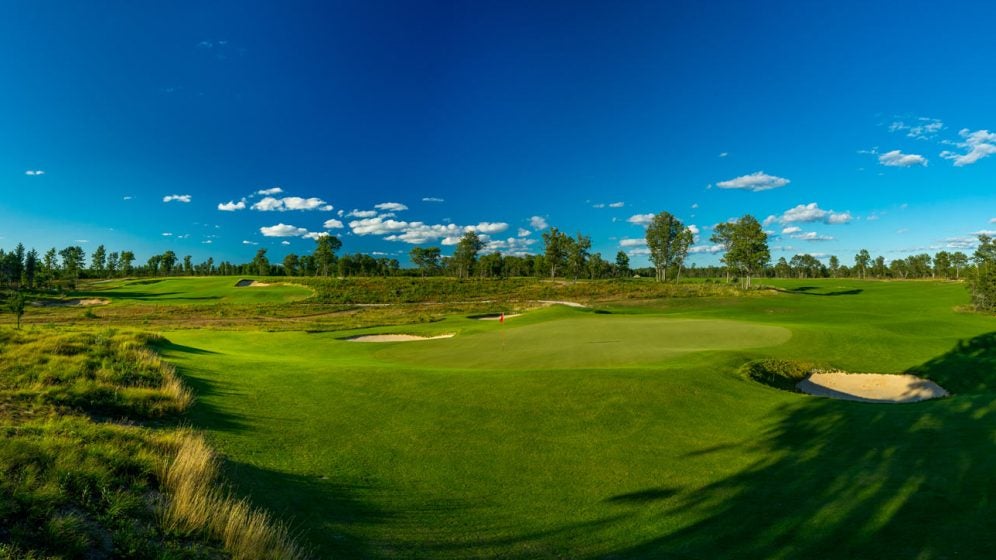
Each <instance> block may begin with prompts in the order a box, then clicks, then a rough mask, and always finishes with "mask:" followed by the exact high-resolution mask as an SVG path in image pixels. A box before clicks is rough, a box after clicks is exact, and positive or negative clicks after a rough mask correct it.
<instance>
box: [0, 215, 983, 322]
mask: <svg viewBox="0 0 996 560" xmlns="http://www.w3.org/2000/svg"><path fill="white" fill-rule="evenodd" d="M694 240H695V236H694V234H693V232H692V231H691V229H690V228H688V227H687V226H685V225H684V224H683V223H682V222H681V221H680V220H678V219H677V218H676V217H675V216H674V215H672V214H670V213H669V212H660V213H658V214H656V215H654V216H653V218H652V219H651V220H650V222H649V224H648V225H647V229H646V235H645V241H646V245H647V250H648V255H649V259H650V262H651V264H652V265H653V266H652V268H645V269H635V270H634V269H631V268H630V259H629V256H628V254H627V253H626V252H625V251H619V252H618V253H616V255H615V259H614V260H613V261H609V260H606V259H605V258H603V257H602V255H601V253H597V252H596V253H592V252H591V238H590V237H589V236H587V235H584V234H582V233H581V232H578V233H576V234H575V235H573V236H572V235H568V234H566V233H565V232H563V231H561V230H559V229H558V228H556V227H551V228H549V229H548V230H547V231H545V232H544V233H543V243H544V248H543V252H542V253H541V254H534V255H502V254H501V253H499V252H497V251H494V252H489V253H484V254H482V251H483V249H484V247H485V243H484V241H483V240H482V239H481V238H480V236H479V235H478V234H477V233H475V232H467V233H465V234H464V235H463V236H462V237H461V238H460V239H459V241H458V242H457V243H456V247H455V249H454V251H453V254H452V255H450V256H443V254H442V249H441V248H440V247H414V248H412V249H411V251H410V252H409V258H410V259H411V262H412V264H413V265H414V268H407V269H406V268H402V267H401V266H400V263H399V262H398V260H397V259H392V258H387V257H375V256H372V255H367V254H362V253H357V254H346V255H342V256H339V255H338V254H337V253H338V251H339V250H340V249H341V248H342V241H340V240H339V239H338V238H337V237H335V236H321V237H319V238H318V239H316V240H315V249H314V250H313V252H312V253H310V254H304V255H298V254H295V253H290V254H287V255H286V256H285V257H284V258H283V260H282V262H281V263H280V264H274V263H271V262H270V260H269V259H268V258H267V256H266V255H267V250H266V249H258V250H257V251H256V255H255V257H254V258H253V260H252V261H251V262H248V263H243V264H233V263H230V262H227V261H223V262H220V263H218V264H215V263H214V259H213V258H208V259H207V260H205V261H203V262H200V263H194V262H193V260H192V258H191V256H190V255H186V256H184V257H182V258H180V257H179V256H178V255H177V254H176V253H175V252H173V251H172V250H167V251H165V252H163V253H161V254H156V255H152V256H151V257H149V259H148V260H147V261H146V262H145V263H144V264H136V259H135V254H134V252H132V251H127V250H122V251H112V252H108V251H107V250H106V248H105V247H104V245H100V246H98V247H97V248H96V249H95V250H94V251H93V252H92V253H91V254H90V258H89V263H88V262H87V255H86V253H85V251H84V250H83V249H82V248H81V247H80V246H78V245H73V246H69V247H66V248H64V249H62V250H56V249H55V248H51V249H49V250H48V251H46V252H45V253H44V254H41V253H39V252H38V251H36V250H35V249H31V250H26V249H25V247H24V245H23V244H20V243H19V244H18V245H17V247H16V248H15V249H14V250H12V251H9V252H5V251H4V250H2V249H0V287H3V288H7V289H13V290H20V289H29V290H30V289H45V288H53V287H67V288H70V289H72V288H75V286H76V283H77V282H78V281H79V280H80V279H82V278H95V279H105V278H122V277H133V276H139V277H140V276H147V277H161V276H174V275H184V276H208V275H225V276H230V275H240V274H241V275H261V276H326V277H327V276H339V277H348V276H399V275H409V276H423V277H424V276H443V275H445V276H454V277H457V278H471V277H478V278H508V277H529V276H533V277H548V278H551V279H554V278H566V279H571V280H573V281H577V280H578V279H581V278H585V279H600V278H625V277H630V276H633V275H640V276H644V275H645V276H653V277H654V278H655V279H656V280H657V281H659V282H668V281H672V282H677V281H679V280H680V278H681V276H682V275H683V274H684V275H686V276H692V277H712V278H715V277H725V279H726V281H727V282H732V281H734V280H736V281H738V282H740V283H741V285H742V287H743V288H745V289H749V288H750V287H751V285H752V280H753V279H754V278H758V277H762V278H877V279H887V278H893V279H904V280H905V279H915V278H949V279H954V280H959V279H963V278H964V279H965V280H967V281H968V284H969V286H970V289H971V291H972V300H973V304H974V305H975V306H976V307H977V308H980V309H990V310H992V309H996V243H994V241H993V239H992V238H991V237H989V236H987V235H980V236H979V247H978V248H977V249H976V251H975V252H974V253H973V254H972V255H971V256H969V255H967V254H965V253H963V252H960V251H957V252H947V251H939V252H937V253H935V254H934V255H930V254H927V253H922V254H918V255H911V256H908V257H906V258H902V259H894V260H891V261H889V262H888V263H886V259H885V257H882V256H877V257H874V258H872V256H871V254H870V253H869V252H868V251H867V250H866V249H862V250H861V251H859V252H858V253H857V254H855V255H854V257H853V265H847V264H844V263H842V262H841V260H840V259H839V258H838V257H837V256H836V255H831V256H830V257H829V258H828V259H827V262H826V264H824V263H823V261H822V260H820V259H819V258H817V257H815V256H813V255H809V254H799V255H795V256H793V257H791V258H790V259H786V258H785V257H781V258H779V259H778V261H777V262H776V263H774V264H772V263H771V253H770V249H769V247H768V235H767V234H766V233H765V232H764V229H763V228H762V226H761V223H760V222H758V220H757V219H756V218H755V217H753V216H751V215H750V214H747V215H745V216H743V217H741V218H739V219H737V220H732V221H730V222H724V223H721V224H718V225H716V226H715V228H714V229H713V232H712V235H711V236H710V241H711V242H712V243H714V244H715V245H716V246H717V247H718V248H719V249H720V251H721V252H722V256H721V258H720V263H721V265H720V266H706V267H697V266H695V265H692V266H691V267H686V266H685V261H686V259H687V257H688V254H689V251H690V249H691V247H692V244H693V242H694Z"/></svg>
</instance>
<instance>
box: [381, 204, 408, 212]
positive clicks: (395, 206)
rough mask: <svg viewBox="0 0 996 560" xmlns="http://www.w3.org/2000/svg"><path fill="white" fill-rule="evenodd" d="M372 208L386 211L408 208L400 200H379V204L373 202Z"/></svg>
mask: <svg viewBox="0 0 996 560" xmlns="http://www.w3.org/2000/svg"><path fill="white" fill-rule="evenodd" d="M374 208H376V209H378V210H384V211H387V212H401V211H402V210H408V207H407V206H405V205H404V204H401V203H400V202H381V203H380V204H374Z"/></svg>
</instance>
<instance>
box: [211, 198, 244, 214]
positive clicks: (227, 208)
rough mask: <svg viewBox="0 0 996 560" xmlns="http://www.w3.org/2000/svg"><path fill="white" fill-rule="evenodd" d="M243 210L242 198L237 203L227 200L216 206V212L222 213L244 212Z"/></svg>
mask: <svg viewBox="0 0 996 560" xmlns="http://www.w3.org/2000/svg"><path fill="white" fill-rule="evenodd" d="M245 208H246V199H244V198H243V199H242V200H240V201H238V202H235V201H234V200H229V201H228V202H225V203H221V204H218V210H221V211H222V212H235V211H236V210H245Z"/></svg>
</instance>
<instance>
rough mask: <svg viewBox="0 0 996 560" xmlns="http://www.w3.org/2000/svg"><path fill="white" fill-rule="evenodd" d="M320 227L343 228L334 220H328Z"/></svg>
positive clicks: (339, 222) (340, 223)
mask: <svg viewBox="0 0 996 560" xmlns="http://www.w3.org/2000/svg"><path fill="white" fill-rule="evenodd" d="M322 227H323V228H325V229H340V228H342V227H345V226H343V224H342V222H341V221H339V220H337V219H335V218H332V219H330V220H325V223H324V224H322Z"/></svg>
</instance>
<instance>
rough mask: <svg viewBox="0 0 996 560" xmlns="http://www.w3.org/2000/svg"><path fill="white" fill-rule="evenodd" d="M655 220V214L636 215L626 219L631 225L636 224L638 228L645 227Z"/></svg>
mask: <svg viewBox="0 0 996 560" xmlns="http://www.w3.org/2000/svg"><path fill="white" fill-rule="evenodd" d="M653 219H654V215H653V214H634V215H632V216H630V217H629V218H627V219H626V221H627V222H629V223H631V224H636V225H638V226H645V225H647V224H649V223H650V221H651V220H653Z"/></svg>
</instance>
